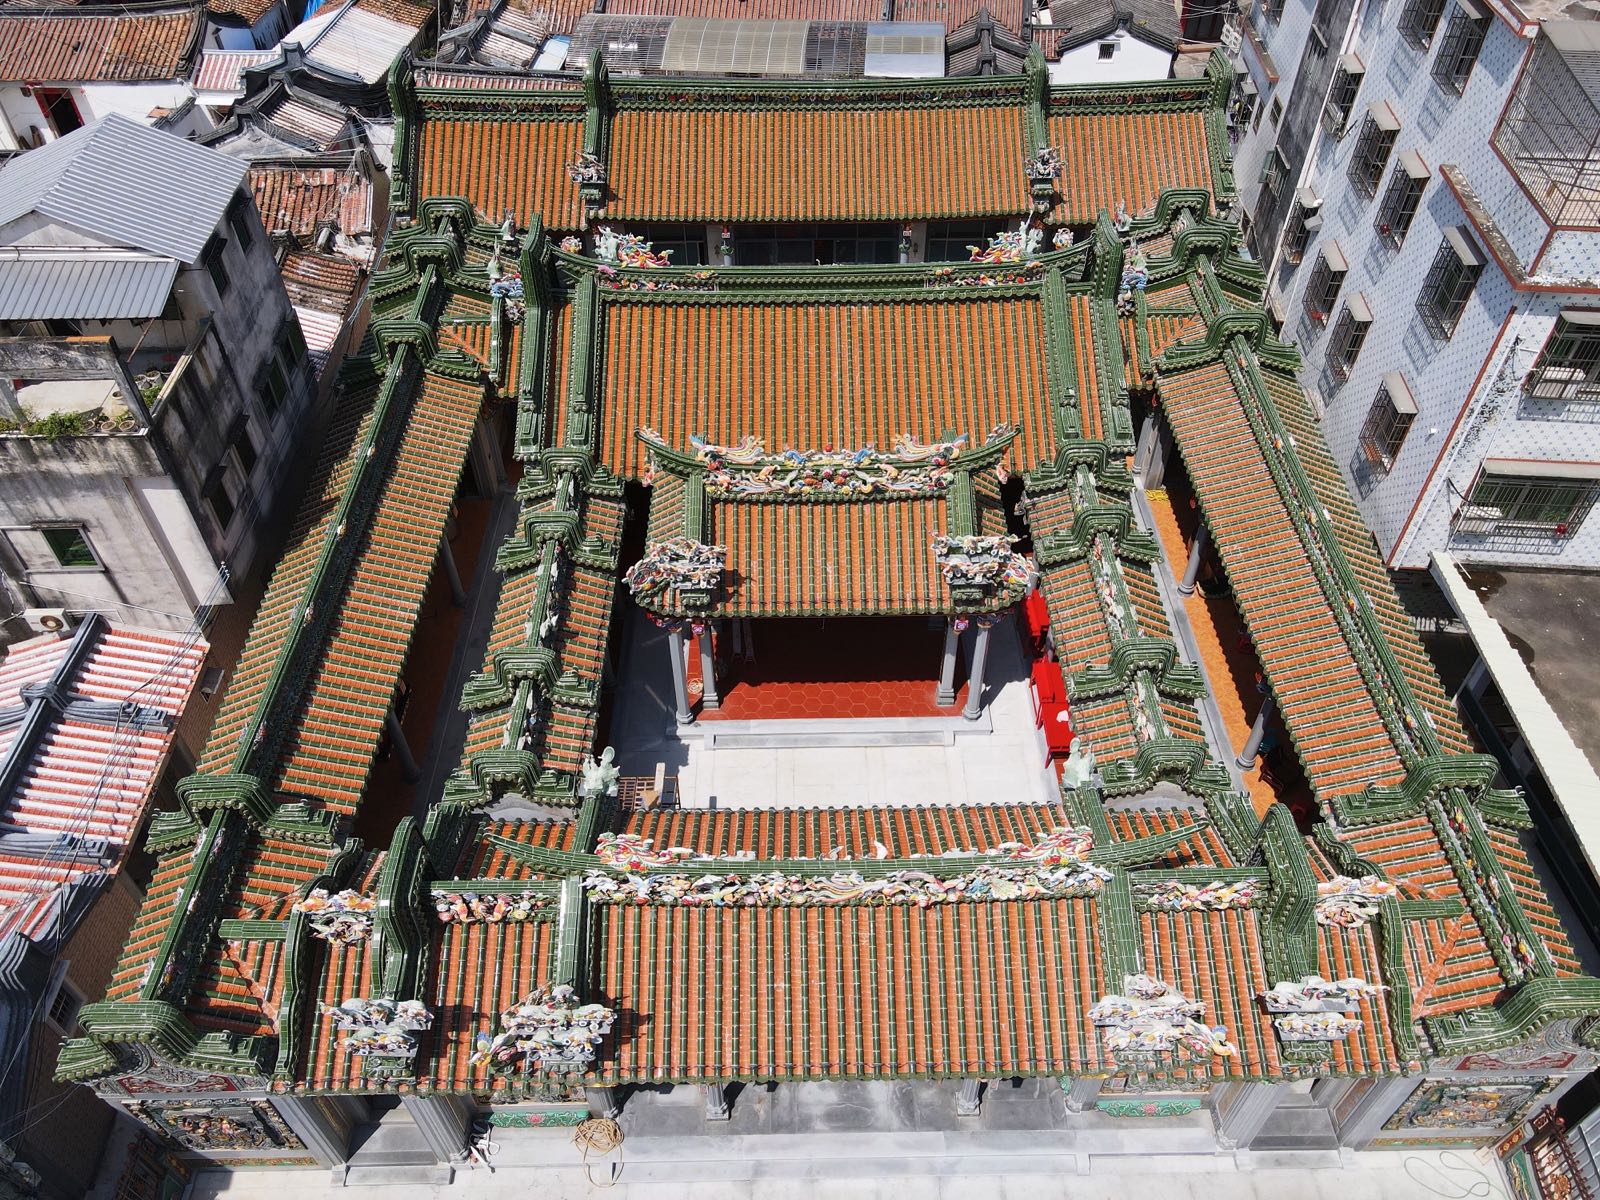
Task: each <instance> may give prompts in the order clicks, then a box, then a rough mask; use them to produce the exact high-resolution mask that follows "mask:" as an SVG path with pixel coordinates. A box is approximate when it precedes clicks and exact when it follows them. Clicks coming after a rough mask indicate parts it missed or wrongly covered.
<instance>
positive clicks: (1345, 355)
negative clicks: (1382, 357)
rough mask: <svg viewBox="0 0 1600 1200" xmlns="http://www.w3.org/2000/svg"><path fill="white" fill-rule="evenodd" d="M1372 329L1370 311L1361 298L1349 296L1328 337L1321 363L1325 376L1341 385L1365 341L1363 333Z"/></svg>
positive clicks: (1348, 374) (1364, 299)
mask: <svg viewBox="0 0 1600 1200" xmlns="http://www.w3.org/2000/svg"><path fill="white" fill-rule="evenodd" d="M1371 328H1372V309H1371V308H1369V307H1368V305H1367V300H1366V297H1365V296H1352V297H1351V298H1350V299H1349V300H1348V301H1347V302H1346V303H1345V306H1344V307H1343V308H1342V309H1340V310H1339V316H1338V318H1337V319H1336V320H1335V321H1334V323H1333V332H1332V333H1330V334H1329V335H1328V352H1327V355H1326V356H1325V361H1326V363H1327V367H1328V373H1329V374H1330V375H1332V376H1333V378H1334V379H1336V380H1338V381H1339V382H1340V383H1343V382H1344V381H1345V380H1347V379H1349V378H1350V371H1351V369H1352V368H1353V367H1354V366H1355V365H1356V358H1357V356H1358V355H1359V354H1360V353H1361V347H1362V345H1363V344H1364V343H1365V342H1366V340H1367V330H1369V329H1371Z"/></svg>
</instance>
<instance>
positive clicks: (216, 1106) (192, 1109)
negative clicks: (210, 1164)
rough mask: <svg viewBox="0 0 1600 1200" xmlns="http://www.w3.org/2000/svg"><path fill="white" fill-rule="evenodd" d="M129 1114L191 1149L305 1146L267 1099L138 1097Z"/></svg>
mask: <svg viewBox="0 0 1600 1200" xmlns="http://www.w3.org/2000/svg"><path fill="white" fill-rule="evenodd" d="M124 1107H125V1108H126V1109H127V1110H128V1114H129V1115H130V1116H132V1117H136V1118H137V1119H138V1120H140V1121H143V1122H144V1123H145V1124H146V1125H148V1126H149V1127H150V1128H151V1129H153V1130H155V1131H156V1132H157V1133H158V1134H161V1135H162V1136H163V1137H167V1138H170V1139H171V1140H173V1141H175V1142H177V1143H178V1144H179V1145H180V1146H182V1147H184V1148H185V1149H187V1150H198V1151H202V1152H209V1151H216V1150H303V1149H304V1148H305V1145H304V1143H303V1142H301V1141H300V1139H299V1138H298V1137H296V1136H295V1134H294V1131H293V1130H292V1129H290V1128H289V1127H288V1126H287V1125H286V1124H284V1122H283V1118H282V1117H280V1116H278V1113H277V1110H276V1109H274V1108H273V1107H272V1105H271V1104H270V1103H269V1102H268V1101H265V1100H222V1101H203V1102H189V1101H164V1100H134V1101H131V1102H129V1103H128V1104H126V1105H124Z"/></svg>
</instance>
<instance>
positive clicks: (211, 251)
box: [200, 237, 228, 296]
mask: <svg viewBox="0 0 1600 1200" xmlns="http://www.w3.org/2000/svg"><path fill="white" fill-rule="evenodd" d="M227 244H228V243H227V241H226V239H224V238H220V237H214V238H212V239H211V241H209V242H208V243H206V248H205V249H204V250H203V251H202V252H201V254H200V261H201V263H202V264H203V265H204V266H205V269H206V271H207V272H208V273H209V274H210V276H211V282H212V283H214V284H216V286H217V295H219V296H222V295H226V294H227V291H228V268H227V264H225V263H224V262H223V261H222V248H223V247H224V246H226V245H227Z"/></svg>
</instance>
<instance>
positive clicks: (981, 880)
mask: <svg viewBox="0 0 1600 1200" xmlns="http://www.w3.org/2000/svg"><path fill="white" fill-rule="evenodd" d="M1110 878H1111V872H1110V871H1108V870H1106V869H1105V868H1104V867H1097V866H1094V865H1093V864H1089V863H1080V864H1075V865H1071V866H1064V867H1059V868H1056V869H1054V870H1052V869H1049V868H1044V867H1035V868H1021V867H980V868H979V869H978V870H976V871H973V872H970V873H968V874H966V875H956V876H953V877H951V878H949V879H941V878H939V877H938V876H936V875H931V874H929V873H928V872H926V871H896V872H894V873H893V874H890V875H886V876H884V877H883V878H881V879H868V878H865V877H863V876H862V875H860V874H858V873H856V872H854V871H839V872H835V873H834V874H832V875H785V874H782V873H781V872H777V871H772V872H768V873H766V874H760V875H627V876H624V877H623V878H621V879H619V878H617V876H615V875H608V874H605V873H604V872H602V871H591V872H590V873H589V874H588V875H586V876H585V877H584V880H583V886H584V888H585V889H586V890H587V891H588V892H589V894H590V895H591V896H592V897H594V899H595V900H597V901H600V902H603V903H612V904H646V903H648V904H677V905H689V906H698V907H703V908H728V907H734V906H739V905H750V904H761V905H793V906H797V907H802V908H804V907H809V906H812V905H831V904H910V905H915V906H916V907H917V908H927V907H928V906H929V905H933V904H954V903H958V902H960V901H965V900H1039V899H1045V898H1053V897H1069V896H1094V895H1098V894H1099V892H1100V890H1101V889H1102V888H1104V887H1105V883H1106V880H1108V879H1110Z"/></svg>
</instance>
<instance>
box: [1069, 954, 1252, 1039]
mask: <svg viewBox="0 0 1600 1200" xmlns="http://www.w3.org/2000/svg"><path fill="white" fill-rule="evenodd" d="M1204 1012H1205V1006H1204V1005H1202V1004H1200V1003H1199V1002H1198V1001H1195V1000H1191V999H1189V998H1188V997H1187V996H1185V995H1183V994H1182V993H1181V992H1179V991H1178V990H1177V989H1176V988H1174V987H1173V986H1172V985H1171V984H1169V983H1166V982H1164V981H1162V980H1160V979H1155V978H1153V977H1151V976H1149V975H1143V974H1140V975H1128V976H1125V977H1124V978H1123V981H1122V994H1112V995H1109V996H1103V997H1101V999H1100V1000H1098V1001H1097V1002H1096V1003H1095V1005H1094V1007H1093V1008H1091V1009H1090V1010H1089V1020H1090V1021H1092V1022H1093V1023H1094V1024H1095V1025H1098V1026H1100V1031H1101V1036H1102V1038H1103V1039H1104V1041H1105V1047H1106V1049H1107V1050H1108V1051H1109V1052H1110V1053H1112V1054H1113V1055H1119V1054H1135V1055H1138V1054H1172V1053H1177V1052H1185V1053H1188V1054H1192V1055H1195V1056H1198V1057H1209V1056H1212V1055H1221V1056H1224V1057H1231V1056H1233V1055H1236V1054H1238V1053H1239V1048H1238V1047H1237V1046H1235V1045H1234V1044H1233V1043H1232V1042H1230V1041H1229V1040H1228V1030H1227V1027H1226V1026H1222V1025H1207V1024H1205V1023H1204V1022H1203V1021H1202V1020H1201V1019H1200V1018H1201V1017H1202V1016H1203V1015H1204Z"/></svg>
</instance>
